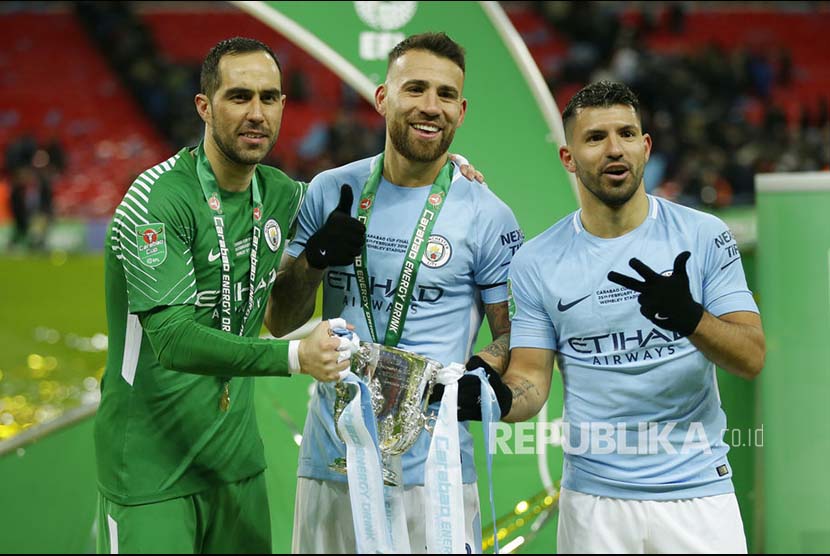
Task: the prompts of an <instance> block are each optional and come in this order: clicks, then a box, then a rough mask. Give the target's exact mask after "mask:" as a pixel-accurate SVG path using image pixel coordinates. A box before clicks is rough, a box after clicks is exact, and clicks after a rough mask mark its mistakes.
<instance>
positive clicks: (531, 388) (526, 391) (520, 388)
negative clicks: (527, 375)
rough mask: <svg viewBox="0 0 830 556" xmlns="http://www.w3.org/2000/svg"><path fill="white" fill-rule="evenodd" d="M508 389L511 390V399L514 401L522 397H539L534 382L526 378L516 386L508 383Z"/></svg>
mask: <svg viewBox="0 0 830 556" xmlns="http://www.w3.org/2000/svg"><path fill="white" fill-rule="evenodd" d="M510 390H512V391H513V401H514V402H516V401H517V400H519V399H520V398H522V397H525V398H526V397H529V396H530V397H534V398H538V397H539V395H540V394H539V389H538V388H537V387H536V385H535V384H533V383H532V382H530V381H529V380H527V379H523V380H522V381H521V382H520V383H519V384H517V385H516V386H513V385H512V384H511V385H510Z"/></svg>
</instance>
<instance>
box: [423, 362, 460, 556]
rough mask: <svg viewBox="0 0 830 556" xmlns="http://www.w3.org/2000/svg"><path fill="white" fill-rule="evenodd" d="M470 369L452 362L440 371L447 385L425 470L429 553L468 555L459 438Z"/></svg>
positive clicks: (442, 382) (438, 378) (440, 382)
mask: <svg viewBox="0 0 830 556" xmlns="http://www.w3.org/2000/svg"><path fill="white" fill-rule="evenodd" d="M465 371H466V369H465V368H464V365H461V364H460V363H451V364H450V365H447V366H446V367H442V368H441V369H440V370H439V371H438V377H437V379H436V382H437V383H439V384H443V385H444V395H443V396H442V398H441V407H440V409H439V410H438V416H437V418H436V421H435V429H434V431H433V433H432V441H431V443H430V446H429V455H428V456H427V461H426V468H425V471H424V474H425V476H424V489H425V491H426V492H425V498H426V510H427V511H426V519H427V523H426V541H427V553H428V554H465V553H466V548H465V534H464V523H465V520H464V486H463V482H462V475H461V446H460V442H459V438H458V379H459V378H461V376H462V375H463V374H464V372H465Z"/></svg>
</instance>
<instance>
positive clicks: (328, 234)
mask: <svg viewBox="0 0 830 556" xmlns="http://www.w3.org/2000/svg"><path fill="white" fill-rule="evenodd" d="M353 198H354V197H353V194H352V188H351V187H350V186H348V185H347V184H345V183H344V184H343V185H342V186H341V187H340V202H339V203H338V204H337V208H335V209H334V210H333V211H331V214H329V217H328V219H326V223H325V224H323V226H322V227H321V228H320V229H319V230H317V231H316V232H315V233H314V235H312V236H311V237H310V238H308V241H307V242H306V245H305V258H306V260H308V264H309V266H311V267H314V268H316V269H319V270H323V269H324V268H326V267H329V266H344V265H347V264H351V263H352V262H354V258H355V257H357V256H358V255H359V254H360V250H361V249H362V248H363V243H364V242H365V241H366V226H364V225H363V223H362V222H360V221H359V220H358V219H357V218H352V216H351V213H352V200H353Z"/></svg>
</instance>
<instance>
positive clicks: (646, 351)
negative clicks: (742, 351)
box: [510, 196, 758, 500]
mask: <svg viewBox="0 0 830 556" xmlns="http://www.w3.org/2000/svg"><path fill="white" fill-rule="evenodd" d="M648 200H649V212H648V216H647V217H646V219H645V221H644V222H643V223H642V224H641V225H640V226H639V227H637V228H636V229H634V230H632V231H631V232H629V233H627V234H625V235H624V236H621V237H617V238H612V239H601V238H598V237H596V236H593V235H591V234H590V233H589V232H587V231H586V230H585V228H583V226H582V222H581V220H580V211H576V212H574V213H572V214H571V215H569V216H567V217H565V218H564V219H562V220H560V221H559V222H558V223H557V224H555V225H554V226H552V227H551V228H549V229H548V230H546V231H545V232H544V233H542V234H541V235H539V236H538V237H536V238H534V239H532V240H531V241H529V242H527V244H525V246H524V247H522V248H521V249H520V250H519V252H518V253H517V254H516V257H515V258H514V260H513V263H512V265H511V269H510V289H511V297H512V303H511V306H512V307H514V309H513V310H515V314H514V315H513V318H512V330H511V341H510V347H511V349H512V348H516V347H529V348H542V349H549V350H555V351H556V352H557V358H558V362H559V368H560V369H561V371H562V380H563V383H564V391H565V400H564V411H563V418H562V420H563V433H564V436H565V437H566V442H565V444H564V445H563V447H564V449H565V462H564V469H563V474H562V486H563V487H565V488H568V489H571V490H575V491H578V492H583V493H587V494H594V495H597V496H608V497H614V498H629V499H640V500H666V499H681V498H694V497H700V496H710V495H716V494H724V493H729V492H733V491H734V489H733V486H732V480H731V477H732V470H731V468H730V467H729V463H728V461H727V458H726V453H727V451H728V450H729V447H728V445H726V444H725V443H724V442H723V430H724V429H725V428H726V415H725V414H724V412H723V410H722V409H721V406H720V397H719V394H718V386H717V377H716V374H715V365H714V364H713V363H712V362H711V361H709V360H708V359H706V357H705V356H704V355H703V354H702V353H701V352H700V351H698V349H697V348H695V346H694V345H692V343H691V342H690V341H689V340H688V339H686V338H678V337H677V335H676V334H675V333H673V332H670V331H668V330H664V329H662V328H659V327H657V326H655V325H654V324H653V323H652V322H651V321H649V320H648V319H646V318H645V317H644V316H642V315H641V314H640V305H639V303H638V301H637V296H638V295H639V294H638V293H637V292H634V291H631V290H629V289H627V288H624V287H622V286H620V285H618V284H616V283H614V282H611V281H609V280H608V278H607V275H608V272H609V271H611V270H615V271H617V272H620V273H623V274H627V275H629V276H633V277H635V278H637V279H640V276H639V275H638V274H637V273H636V272H635V271H634V270H633V269H632V268H631V267H630V266H629V265H628V261H629V259H631V258H632V257H637V258H638V259H640V260H641V261H643V262H644V263H645V264H646V265H648V266H649V267H651V268H652V269H653V270H654V271H655V272H658V273H666V272H670V271H671V269H672V268H673V263H674V259H675V257H676V256H677V255H678V254H679V253H681V252H682V251H690V252H691V258H690V259H689V260H688V262H687V263H686V269H687V272H688V275H689V283H690V287H691V292H692V297H693V298H694V299H695V300H696V301H698V302H700V303H701V304H702V305H703V306H704V307H705V309H706V310H707V311H709V312H710V313H712V314H713V315H715V316H720V315H724V314H726V313H731V312H735V311H752V312H758V308H757V306H756V304H755V302H754V301H753V299H752V293H751V292H750V291H749V290H748V288H747V285H746V279H745V278H744V273H743V268H742V266H741V259H740V253H739V252H738V247H737V244H736V243H735V240H734V238H733V237H732V235H731V233H730V232H729V229H728V228H727V227H726V225H725V224H724V223H723V222H722V221H720V220H719V219H718V218H716V217H714V216H711V215H708V214H705V213H702V212H699V211H696V210H693V209H690V208H687V207H683V206H681V205H677V204H675V203H672V202H669V201H666V200H664V199H659V198H657V197H652V196H649V197H648ZM513 304H514V305H513Z"/></svg>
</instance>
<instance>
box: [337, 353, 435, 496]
mask: <svg viewBox="0 0 830 556" xmlns="http://www.w3.org/2000/svg"><path fill="white" fill-rule="evenodd" d="M441 366H442V365H441V363H439V362H438V361H435V360H433V359H429V358H427V357H423V356H421V355H418V354H416V353H412V352H411V351H406V350H404V349H399V348H395V347H390V346H384V345H381V344H374V343H369V342H361V345H360V349H359V350H358V351H357V352H355V353H354V354H353V355H352V365H351V370H352V372H353V373H354V374H356V375H357V376H359V377H360V379H361V380H363V382H365V383H366V384H367V385H368V386H369V391H370V392H371V394H372V409H373V410H374V413H375V417H376V418H377V426H378V444H379V447H380V453H381V459H382V460H383V481H384V483H386V484H387V485H389V486H399V485H401V484H402V477H398V474H397V473H396V472H395V471H393V470H392V469H391V467H392V466H391V465H389V463H388V462H389V458H390V457H392V456H398V455H401V454H403V453H404V452H406V451H407V450H409V448H411V447H412V445H413V444H415V441H416V440H417V439H418V435H420V434H421V431H422V430H424V428H426V425H427V417H426V414H425V413H426V410H427V406H428V405H429V402H428V400H429V396H430V394H431V393H432V387H433V386H434V385H435V379H436V377H437V373H438V369H440V368H441ZM335 390H336V391H337V397H336V398H335V401H334V422H335V424H336V423H337V422H338V421H339V420H340V415H341V414H342V413H343V410H344V409H345V408H346V405H348V403H349V402H350V401H352V398H353V397H354V390H353V389H352V388H349V387H348V386H347V385H346V384H345V383H343V382H339V383H337V385H336V386H335ZM335 429H336V427H335ZM337 434H338V436H339V435H340V432H339V431H338V433H337ZM341 440H342V438H341ZM330 468H331V469H333V470H335V471H338V472H340V473H345V472H346V458H337V459H336V460H335V461H334V462H333V463H332V464H331V465H330Z"/></svg>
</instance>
